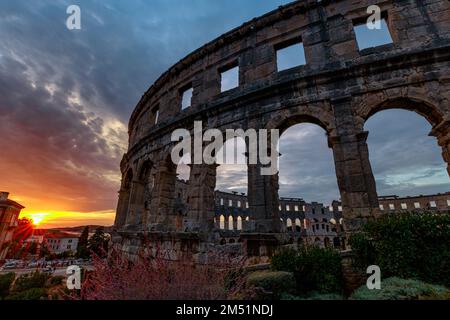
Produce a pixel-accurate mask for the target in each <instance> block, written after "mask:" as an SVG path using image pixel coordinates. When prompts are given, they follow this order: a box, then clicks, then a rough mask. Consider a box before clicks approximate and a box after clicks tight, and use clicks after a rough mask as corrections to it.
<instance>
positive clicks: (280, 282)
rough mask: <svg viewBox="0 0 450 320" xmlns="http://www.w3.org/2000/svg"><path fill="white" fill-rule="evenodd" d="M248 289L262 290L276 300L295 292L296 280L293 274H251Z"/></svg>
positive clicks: (260, 272) (278, 272)
mask: <svg viewBox="0 0 450 320" xmlns="http://www.w3.org/2000/svg"><path fill="white" fill-rule="evenodd" d="M247 287H255V288H262V289H263V290H264V291H266V292H268V293H270V294H271V295H272V298H275V299H276V298H279V297H280V296H281V295H282V294H284V293H292V292H294V291H295V278H294V275H293V274H292V273H291V272H285V271H257V272H254V273H251V274H249V276H248V278H247Z"/></svg>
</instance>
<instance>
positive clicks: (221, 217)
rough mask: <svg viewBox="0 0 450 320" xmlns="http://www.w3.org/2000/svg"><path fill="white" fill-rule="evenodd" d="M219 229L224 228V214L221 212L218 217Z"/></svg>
mask: <svg viewBox="0 0 450 320" xmlns="http://www.w3.org/2000/svg"><path fill="white" fill-rule="evenodd" d="M219 229H220V230H225V216H224V215H223V214H222V215H221V216H220V218H219Z"/></svg>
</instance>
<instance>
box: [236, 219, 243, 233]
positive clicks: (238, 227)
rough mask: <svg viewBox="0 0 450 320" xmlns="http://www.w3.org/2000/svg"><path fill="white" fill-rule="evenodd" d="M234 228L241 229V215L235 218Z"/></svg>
mask: <svg viewBox="0 0 450 320" xmlns="http://www.w3.org/2000/svg"><path fill="white" fill-rule="evenodd" d="M236 229H237V230H238V231H241V230H242V218H241V216H239V217H238V218H237V225H236Z"/></svg>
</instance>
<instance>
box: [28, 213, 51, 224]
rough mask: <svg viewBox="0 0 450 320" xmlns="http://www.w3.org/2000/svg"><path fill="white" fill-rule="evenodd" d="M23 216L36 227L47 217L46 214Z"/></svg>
mask: <svg viewBox="0 0 450 320" xmlns="http://www.w3.org/2000/svg"><path fill="white" fill-rule="evenodd" d="M23 216H24V217H26V218H28V219H31V220H33V224H34V225H35V226H38V225H40V224H41V223H42V222H43V221H44V219H45V217H46V216H48V213H30V214H26V215H23Z"/></svg>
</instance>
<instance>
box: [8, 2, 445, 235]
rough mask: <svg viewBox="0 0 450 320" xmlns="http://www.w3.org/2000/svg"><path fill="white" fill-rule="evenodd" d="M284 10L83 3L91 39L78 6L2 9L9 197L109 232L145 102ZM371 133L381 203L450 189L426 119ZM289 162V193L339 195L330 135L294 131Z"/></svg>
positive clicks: (397, 120)
mask: <svg viewBox="0 0 450 320" xmlns="http://www.w3.org/2000/svg"><path fill="white" fill-rule="evenodd" d="M287 2H288V1H280V0H248V1H242V0H189V1H188V0H150V1H143V0H134V1H118V0H117V1H105V0H89V1H88V0H87V1H77V3H76V4H78V5H79V6H80V7H81V10H82V12H81V14H82V16H81V17H82V30H77V31H69V30H68V29H67V28H66V26H65V21H66V18H67V14H66V8H67V7H68V6H69V5H70V4H73V1H65V0H40V1H28V0H16V1H1V2H0V39H1V41H0V190H1V191H9V192H10V193H11V196H10V197H11V198H12V199H14V200H16V201H18V202H20V203H21V204H23V205H24V206H25V207H26V209H25V210H24V215H25V216H30V217H34V218H35V219H36V220H40V219H42V226H43V227H55V226H78V225H83V224H103V225H111V224H112V223H113V220H114V210H115V206H116V201H117V191H118V189H119V185H120V170H119V162H120V159H121V157H122V155H123V153H124V152H125V150H126V147H127V139H128V138H127V122H128V119H129V116H130V115H131V112H132V110H133V108H134V106H135V105H136V104H137V102H138V101H139V99H140V97H141V96H142V94H143V93H144V92H145V91H146V90H147V88H148V87H149V86H150V85H151V84H152V83H153V82H154V81H155V80H156V79H157V78H158V77H159V75H160V74H161V73H162V72H164V71H165V70H166V69H168V68H169V67H170V66H171V65H172V64H174V63H175V62H177V61H178V60H180V59H181V58H183V57H184V56H185V55H187V54H188V53H189V52H191V51H193V50H195V49H196V48H197V47H199V46H201V45H203V44H204V43H206V42H207V41H210V40H212V39H214V38H215V37H217V36H219V35H220V34H222V33H224V32H226V31H228V30H230V29H231V28H234V27H236V26H239V25H241V24H242V23H243V22H245V21H246V20H249V19H251V18H253V17H255V16H259V15H261V14H264V13H266V12H268V11H270V10H272V9H275V8H276V7H278V6H279V5H280V4H285V3H287ZM366 129H367V130H369V131H370V133H371V134H370V136H369V147H370V151H371V161H372V166H373V169H374V173H375V177H376V179H377V185H378V191H379V194H393V193H395V194H399V195H407V194H411V195H414V194H421V193H434V192H444V191H450V185H449V179H448V176H447V174H446V171H445V165H444V163H443V160H442V157H441V154H440V153H441V151H440V149H439V148H438V147H437V144H436V141H435V139H433V138H430V137H427V134H428V132H429V131H430V129H431V128H430V126H429V124H428V123H427V122H426V121H425V120H424V119H423V118H421V117H419V116H417V115H416V114H413V113H410V112H407V111H398V110H393V111H384V112H382V113H380V114H377V115H375V116H374V117H373V118H372V119H371V120H370V121H369V122H368V123H367V127H366ZM393 137H395V139H392V138H393ZM283 150H284V151H283ZM418 151H419V152H418ZM281 153H282V154H283V157H282V159H281V173H280V181H281V190H280V194H281V195H282V196H298V197H304V198H305V199H306V200H308V201H313V200H314V201H323V202H325V203H329V202H330V201H331V200H333V199H337V198H339V193H338V190H337V186H336V178H335V175H334V167H333V160H332V154H331V151H330V149H328V147H327V145H326V137H325V133H324V132H323V131H322V129H320V128H318V127H315V126H313V125H301V126H298V127H296V128H292V129H290V130H289V131H288V132H287V133H286V135H285V136H284V137H283V139H282V141H281ZM245 175H246V173H245V172H244V171H242V170H240V171H238V170H233V168H220V169H219V178H218V188H220V189H227V190H231V189H233V190H239V191H240V190H244V191H245V189H246V188H245Z"/></svg>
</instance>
